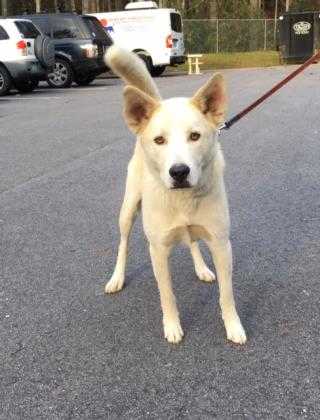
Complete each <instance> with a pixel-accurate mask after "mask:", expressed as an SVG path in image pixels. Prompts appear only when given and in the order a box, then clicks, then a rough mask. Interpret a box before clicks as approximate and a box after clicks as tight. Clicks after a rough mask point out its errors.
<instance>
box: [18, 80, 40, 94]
mask: <svg viewBox="0 0 320 420" xmlns="http://www.w3.org/2000/svg"><path fill="white" fill-rule="evenodd" d="M15 85H16V88H17V89H18V91H19V92H21V93H29V92H32V91H33V90H35V88H36V87H38V85H39V82H38V81H30V82H25V83H15Z"/></svg>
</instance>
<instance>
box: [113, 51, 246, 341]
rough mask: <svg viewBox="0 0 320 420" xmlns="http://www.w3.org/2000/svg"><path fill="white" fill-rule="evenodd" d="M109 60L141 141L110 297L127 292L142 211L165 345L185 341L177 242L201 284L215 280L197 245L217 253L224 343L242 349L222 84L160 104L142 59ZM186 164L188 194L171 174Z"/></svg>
mask: <svg viewBox="0 0 320 420" xmlns="http://www.w3.org/2000/svg"><path fill="white" fill-rule="evenodd" d="M106 60H107V63H108V65H109V66H110V67H111V68H112V70H113V71H114V72H115V73H117V74H118V75H119V76H120V77H122V78H123V79H124V80H125V81H126V82H127V83H129V84H130V85H129V86H127V87H126V88H125V90H124V117H125V120H126V122H127V125H128V127H129V128H130V129H131V130H132V131H133V132H134V133H135V134H136V135H137V143H136V147H135V151H134V154H133V157H132V159H131V161H130V163H129V166H128V176H127V183H126V191H125V197H124V201H123V205H122V208H121V212H120V221H119V224H120V235H121V238H120V245H119V250H118V258H117V263H116V267H115V270H114V273H113V275H112V277H111V279H110V281H109V282H108V283H107V284H106V288H105V291H106V293H114V292H117V291H119V290H121V289H122V288H123V285H124V281H125V265H126V258H127V247H128V237H129V234H130V230H131V227H132V224H133V222H134V218H135V215H136V213H137V211H138V209H139V208H140V206H141V209H142V217H143V227H144V231H145V234H146V236H147V238H148V241H149V247H150V255H151V261H152V266H153V271H154V275H155V277H156V280H157V283H158V287H159V292H160V300H161V307H162V311H163V326H164V335H165V338H166V339H167V340H168V341H169V342H171V343H178V342H179V341H180V340H181V339H182V337H183V331H182V328H181V325H180V319H179V313H178V309H177V305H176V300H175V296H174V293H173V289H172V284H171V275H170V271H169V265H168V257H169V254H170V250H171V248H172V246H173V245H174V244H176V243H177V242H184V243H185V244H187V245H188V246H189V247H190V251H191V255H192V258H193V262H194V267H195V271H196V274H197V276H198V277H199V278H200V280H203V281H206V282H211V281H213V280H214V279H215V276H214V274H213V273H212V271H211V270H210V269H209V268H208V267H207V266H206V264H205V262H204V260H203V258H202V256H201V253H200V249H199V246H198V243H197V241H198V240H199V239H202V240H203V241H205V243H206V244H207V245H208V247H209V249H210V251H211V253H212V257H213V261H214V265H215V269H216V273H217V278H218V283H219V290H220V306H221V312H222V318H223V320H224V324H225V328H226V333H227V338H228V339H229V340H231V341H233V342H235V343H239V344H243V343H245V342H246V334H245V331H244V329H243V327H242V325H241V322H240V319H239V316H238V314H237V311H236V307H235V302H234V297H233V291H232V250H231V245H230V241H229V211H228V203H227V198H226V193H225V187H224V181H223V170H224V159H223V155H222V151H221V149H220V145H219V143H218V140H217V125H218V124H219V123H220V122H222V121H223V119H224V112H225V108H226V92H225V85H224V81H223V78H222V76H220V75H215V76H213V77H212V78H211V79H210V80H209V81H208V82H207V83H206V85H205V86H203V87H202V88H201V89H200V90H199V91H198V92H196V94H195V95H194V96H193V98H191V99H188V98H173V99H168V100H164V101H161V99H160V95H159V92H158V89H157V88H156V86H155V84H154V82H153V80H152V78H151V76H150V75H149V73H148V72H147V70H146V68H145V67H144V64H143V63H142V62H141V60H140V59H139V58H138V57H137V56H135V55H134V54H132V53H129V52H127V51H125V50H122V49H120V48H118V47H116V46H113V47H112V48H110V49H109V51H108V53H107V56H106ZM194 133H196V136H195V135H194ZM198 135H199V138H195V137H198ZM181 164H183V165H186V166H187V167H188V168H189V170H190V173H189V174H188V176H187V178H186V179H185V180H184V181H183V182H184V184H181V186H184V187H186V186H187V187H188V188H183V189H182V188H180V184H179V183H178V185H177V181H176V180H175V179H173V178H172V176H171V175H170V173H169V171H170V168H172V167H173V166H175V165H181ZM179 182H180V180H179ZM186 184H187V185H186Z"/></svg>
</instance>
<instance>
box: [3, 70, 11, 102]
mask: <svg viewBox="0 0 320 420" xmlns="http://www.w3.org/2000/svg"><path fill="white" fill-rule="evenodd" d="M11 86H12V80H11V76H10V74H9V72H8V70H7V69H6V68H5V67H3V66H0V96H4V95H6V94H7V93H8V92H9V91H10V89H11Z"/></svg>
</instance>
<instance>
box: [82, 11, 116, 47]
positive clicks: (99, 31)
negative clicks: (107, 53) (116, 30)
mask: <svg viewBox="0 0 320 420" xmlns="http://www.w3.org/2000/svg"><path fill="white" fill-rule="evenodd" d="M82 19H83V21H84V23H85V25H86V27H87V28H88V30H89V32H90V37H93V38H96V39H101V40H103V41H108V42H109V44H110V45H111V44H112V41H111V39H110V37H109V35H108V34H107V32H106V31H105V30H104V29H103V26H102V25H101V23H100V22H99V21H98V19H97V18H95V17H93V16H83V18H82Z"/></svg>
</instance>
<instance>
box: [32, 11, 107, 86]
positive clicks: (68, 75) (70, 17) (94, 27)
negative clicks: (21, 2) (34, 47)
mask: <svg viewBox="0 0 320 420" xmlns="http://www.w3.org/2000/svg"><path fill="white" fill-rule="evenodd" d="M24 18H25V19H26V18H27V19H29V20H31V21H32V22H33V23H34V24H35V25H36V26H37V27H38V28H40V30H41V31H42V33H43V34H44V35H47V36H49V37H50V38H51V39H52V40H53V42H54V46H55V65H54V69H53V71H52V72H50V73H49V74H48V79H47V81H48V83H49V85H50V86H52V87H55V88H66V87H70V86H71V84H72V82H73V81H74V82H76V83H77V84H78V85H80V86H86V85H88V84H89V83H91V82H92V81H93V80H94V79H95V78H96V76H98V75H99V74H101V73H103V72H105V71H106V70H107V67H106V65H105V63H104V60H103V56H104V53H105V51H106V49H107V48H108V47H109V46H110V45H111V44H112V40H111V38H110V36H109V35H108V34H107V32H106V31H105V30H104V29H103V27H102V25H101V24H100V22H99V21H98V19H97V18H95V17H94V16H85V15H77V14H74V13H56V14H36V15H27V16H24Z"/></svg>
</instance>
